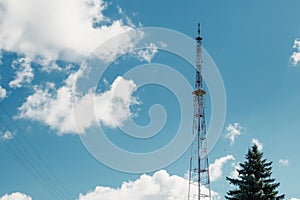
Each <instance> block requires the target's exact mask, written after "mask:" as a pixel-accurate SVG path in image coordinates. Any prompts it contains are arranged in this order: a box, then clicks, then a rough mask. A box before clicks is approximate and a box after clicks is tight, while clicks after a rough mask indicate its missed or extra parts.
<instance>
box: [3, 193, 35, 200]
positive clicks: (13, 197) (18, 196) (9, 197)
mask: <svg viewBox="0 0 300 200" xmlns="http://www.w3.org/2000/svg"><path fill="white" fill-rule="evenodd" d="M0 200H32V198H31V197H30V196H27V195H26V194H22V193H20V192H15V193H12V194H5V195H4V196H2V197H0Z"/></svg>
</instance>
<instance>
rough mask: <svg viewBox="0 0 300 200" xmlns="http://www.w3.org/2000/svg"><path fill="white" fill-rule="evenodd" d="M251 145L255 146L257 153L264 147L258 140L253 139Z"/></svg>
mask: <svg viewBox="0 0 300 200" xmlns="http://www.w3.org/2000/svg"><path fill="white" fill-rule="evenodd" d="M252 144H255V145H256V146H257V148H258V150H259V151H262V150H263V147H264V145H263V144H262V143H261V142H259V140H258V139H255V138H253V139H252Z"/></svg>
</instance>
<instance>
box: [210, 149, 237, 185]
mask: <svg viewBox="0 0 300 200" xmlns="http://www.w3.org/2000/svg"><path fill="white" fill-rule="evenodd" d="M234 159H235V158H234V157H233V155H227V156H224V157H221V158H218V159H216V160H215V162H214V163H213V164H211V165H210V166H209V167H210V168H209V171H210V180H211V181H217V180H219V179H220V178H222V174H223V166H224V164H225V163H226V162H227V161H229V160H234Z"/></svg>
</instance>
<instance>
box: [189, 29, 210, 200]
mask: <svg viewBox="0 0 300 200" xmlns="http://www.w3.org/2000/svg"><path fill="white" fill-rule="evenodd" d="M201 41H202V38H201V36H200V23H198V36H197V38H196V83H195V91H193V93H192V94H193V97H194V116H193V130H192V134H193V135H194V136H195V137H194V141H193V143H192V146H191V157H190V170H189V189H188V200H200V199H205V200H211V190H210V178H209V164H208V155H207V142H206V124H205V109H204V108H205V105H204V95H205V94H206V91H205V90H204V88H203V80H202V60H201Z"/></svg>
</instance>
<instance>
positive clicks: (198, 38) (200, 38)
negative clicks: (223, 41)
mask: <svg viewBox="0 0 300 200" xmlns="http://www.w3.org/2000/svg"><path fill="white" fill-rule="evenodd" d="M196 40H197V41H198V42H199V43H200V41H201V40H202V37H200V23H198V37H197V38H196Z"/></svg>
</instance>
